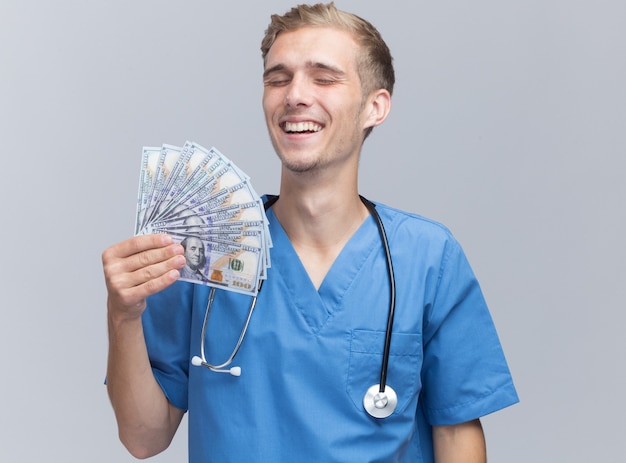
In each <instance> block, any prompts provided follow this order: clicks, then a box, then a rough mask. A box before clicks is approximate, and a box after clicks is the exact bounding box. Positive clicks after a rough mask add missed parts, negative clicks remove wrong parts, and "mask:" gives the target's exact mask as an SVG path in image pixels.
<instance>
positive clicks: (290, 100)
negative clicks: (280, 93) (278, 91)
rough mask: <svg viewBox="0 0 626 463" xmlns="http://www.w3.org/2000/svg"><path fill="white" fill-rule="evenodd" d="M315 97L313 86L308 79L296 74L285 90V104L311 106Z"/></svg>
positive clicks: (290, 106) (292, 106)
mask: <svg viewBox="0 0 626 463" xmlns="http://www.w3.org/2000/svg"><path fill="white" fill-rule="evenodd" d="M312 99H313V95H312V92H311V86H310V85H309V84H308V82H307V81H306V79H304V78H302V77H299V76H294V77H293V79H292V80H291V82H290V83H289V85H287V87H286V91H285V106H287V107H288V108H297V107H300V106H310V105H311V102H312Z"/></svg>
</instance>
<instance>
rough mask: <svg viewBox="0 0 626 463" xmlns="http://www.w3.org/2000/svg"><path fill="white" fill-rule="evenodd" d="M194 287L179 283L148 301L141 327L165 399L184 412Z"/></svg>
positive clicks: (185, 408)
mask: <svg viewBox="0 0 626 463" xmlns="http://www.w3.org/2000/svg"><path fill="white" fill-rule="evenodd" d="M192 304H193V284H191V283H186V282H182V281H178V282H176V283H174V284H173V285H172V286H170V287H169V288H167V289H165V290H164V291H162V292H160V293H158V294H155V295H154V296H151V297H149V298H148V305H147V308H146V310H145V312H144V314H143V328H144V336H145V339H146V345H147V348H148V356H149V357H150V364H151V365H152V371H153V373H154V376H155V378H156V380H157V382H158V383H159V384H160V386H161V388H162V389H163V392H164V393H165V396H166V397H167V398H168V400H169V401H170V402H171V403H172V405H174V406H175V407H177V408H179V409H181V410H187V404H188V395H187V390H188V387H187V383H188V377H189V359H190V357H189V355H190V354H189V336H190V334H189V333H190V325H191V311H192Z"/></svg>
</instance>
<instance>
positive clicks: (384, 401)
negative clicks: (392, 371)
mask: <svg viewBox="0 0 626 463" xmlns="http://www.w3.org/2000/svg"><path fill="white" fill-rule="evenodd" d="M397 406H398V396H397V395H396V391H394V390H393V389H392V388H391V386H385V391H384V392H380V385H379V384H374V385H373V386H372V387H370V388H369V389H368V390H367V392H366V393H365V396H364V397H363V408H365V411H366V412H367V413H369V414H370V416H372V417H374V418H387V417H388V416H389V415H391V414H392V413H393V412H394V410H395V409H396V407H397Z"/></svg>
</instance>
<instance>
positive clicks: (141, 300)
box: [102, 235, 185, 318]
mask: <svg viewBox="0 0 626 463" xmlns="http://www.w3.org/2000/svg"><path fill="white" fill-rule="evenodd" d="M182 254H183V249H182V248H181V246H180V245H179V244H177V243H175V242H174V240H173V239H172V238H171V237H170V236H168V235H145V236H136V237H133V238H131V239H128V240H126V241H122V242H121V243H118V244H116V245H114V246H111V247H110V248H108V249H107V250H105V251H104V252H103V253H102V264H103V268H104V276H105V281H106V286H107V290H108V294H109V305H110V306H113V307H110V308H115V309H117V312H116V313H118V315H121V316H127V317H130V318H135V317H138V316H141V313H142V312H143V310H144V308H145V300H146V298H147V297H148V296H151V295H152V294H156V293H158V292H159V291H162V290H163V289H165V288H166V287H168V286H169V285H171V284H172V283H173V282H174V281H176V280H177V279H178V278H179V270H180V269H181V268H182V267H183V266H184V265H185V258H184V257H183V255H182Z"/></svg>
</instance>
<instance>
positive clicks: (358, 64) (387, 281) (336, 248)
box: [103, 4, 517, 463]
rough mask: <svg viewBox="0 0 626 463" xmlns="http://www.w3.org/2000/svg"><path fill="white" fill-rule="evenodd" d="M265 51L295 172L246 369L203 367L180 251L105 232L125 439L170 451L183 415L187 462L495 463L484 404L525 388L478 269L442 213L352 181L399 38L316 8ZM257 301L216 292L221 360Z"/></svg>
mask: <svg viewBox="0 0 626 463" xmlns="http://www.w3.org/2000/svg"><path fill="white" fill-rule="evenodd" d="M261 50H262V56H263V63H264V72H263V84H264V94H263V110H264V113H265V119H266V124H267V127H268V131H269V134H270V137H271V140H272V144H273V146H274V149H275V151H276V153H277V154H278V156H279V158H280V160H281V163H282V170H281V184H280V195H279V196H278V198H276V197H274V198H272V205H271V207H270V208H269V209H268V211H267V214H268V218H269V221H270V232H271V236H272V240H273V243H274V247H273V248H272V255H271V258H272V267H271V268H270V269H269V270H268V274H267V280H266V281H265V283H264V287H263V291H262V292H260V294H259V297H258V301H257V308H256V311H255V313H254V316H253V317H252V320H251V321H250V326H249V330H248V334H247V336H246V339H245V342H244V343H243V344H242V346H241V349H240V350H239V351H238V353H237V359H236V360H237V363H238V364H239V365H240V366H241V376H240V377H234V376H231V375H227V374H220V373H216V372H212V371H209V370H207V369H204V368H196V367H193V366H191V362H190V359H191V357H192V356H193V355H195V354H196V352H195V351H194V349H196V347H194V346H199V344H200V342H201V341H200V331H201V326H202V318H203V316H204V311H205V307H206V304H207V299H208V294H209V290H208V288H206V287H202V286H197V285H190V284H186V283H183V282H176V280H177V279H178V278H179V276H180V269H182V267H183V266H184V263H185V259H184V257H183V256H182V253H183V250H182V248H181V246H180V245H177V244H174V243H173V242H172V240H171V238H169V237H167V236H163V235H153V236H141V237H134V238H131V239H129V240H127V241H124V242H122V243H119V244H117V245H114V246H112V247H111V248H109V249H108V250H106V251H105V252H104V253H103V264H104V270H105V277H106V282H107V288H108V294H109V298H108V314H109V337H110V349H109V367H108V376H107V380H108V381H107V384H108V390H109V395H110V397H111V402H112V404H113V407H114V410H115V413H116V417H117V420H118V426H119V432H120V438H121V440H122V441H123V442H124V444H125V445H126V446H127V447H128V449H129V450H130V451H131V452H132V453H133V454H134V455H135V456H138V457H146V456H150V455H153V454H155V453H158V452H160V451H162V450H163V449H165V448H166V447H167V446H168V445H169V442H170V441H171V439H172V437H173V435H174V433H175V432H176V430H177V428H178V425H179V423H180V420H181V418H182V416H183V414H184V412H185V411H186V410H189V412H190V413H189V459H190V461H192V462H220V463H222V462H256V461H258V462H281V461H285V462H292V461H298V462H316V463H318V462H331V461H337V462H359V463H363V462H387V461H388V462H432V461H436V462H439V463H441V462H484V461H485V459H486V450H485V440H484V436H483V432H482V428H481V425H480V421H479V418H480V417H481V416H484V415H485V414H488V413H491V412H494V411H496V410H499V409H501V408H503V407H506V406H509V405H511V404H513V403H515V402H517V395H516V392H515V388H514V386H513V383H512V380H511V376H510V374H509V370H508V367H507V364H506V361H505V358H504V355H503V353H502V349H501V347H500V343H499V341H498V336H497V334H496V331H495V328H494V325H493V323H492V320H491V317H490V315H489V311H488V309H487V307H486V305H485V301H484V298H483V296H482V293H481V290H480V287H479V285H478V282H477V281H476V279H475V277H474V275H473V273H472V271H471V268H470V266H469V264H468V262H467V260H466V258H465V256H464V254H463V251H462V249H461V247H460V245H459V244H458V243H457V241H456V240H455V239H454V237H453V236H452V235H451V233H450V232H449V231H448V230H447V229H446V228H445V227H443V226H442V225H440V224H437V223H435V222H432V221H430V220H428V219H425V218H423V217H420V216H417V215H414V214H410V213H405V212H401V211H398V210H395V209H392V208H390V207H387V206H384V205H382V204H373V203H371V202H369V201H367V200H365V199H364V198H361V197H360V196H359V193H358V165H359V156H360V153H361V147H362V144H363V142H364V140H365V138H366V137H367V136H368V135H369V133H370V132H371V131H372V129H373V128H374V127H376V126H377V125H380V124H381V123H383V122H384V121H385V119H386V117H387V115H388V114H389V111H390V109H391V94H392V91H393V85H394V72H393V66H392V59H391V55H390V53H389V49H388V48H387V46H386V44H385V42H384V41H383V40H382V38H381V37H380V34H379V33H378V31H377V30H376V29H375V28H374V27H373V26H372V25H371V24H370V23H368V22H366V21H364V20H363V19H361V18H359V17H357V16H354V15H352V14H349V13H346V12H342V11H339V10H337V9H336V8H335V7H334V5H333V4H329V5H322V4H317V5H313V6H307V5H301V6H299V7H296V8H293V9H292V10H290V11H289V12H287V13H286V14H285V15H283V16H278V15H274V16H272V20H271V23H270V25H269V27H268V29H267V31H266V35H265V37H264V39H263V42H262V47H261ZM248 303H249V301H248V300H247V298H246V297H245V296H242V295H240V294H234V293H229V292H224V291H221V292H219V294H218V295H217V296H216V298H215V309H214V312H212V315H211V317H212V323H211V325H210V326H209V328H208V332H207V333H206V340H205V345H204V347H205V348H206V349H207V351H208V352H209V353H210V355H211V356H214V357H215V358H220V357H223V356H224V355H228V352H229V349H230V346H232V339H233V337H235V338H236V336H237V335H238V326H240V325H238V324H237V323H238V317H239V316H240V315H238V314H240V313H241V311H243V310H245V309H246V308H247V306H248ZM213 317H214V318H213ZM388 325H391V328H392V329H391V330H389V329H386V328H387V327H388ZM190 346H191V350H190Z"/></svg>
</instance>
